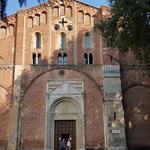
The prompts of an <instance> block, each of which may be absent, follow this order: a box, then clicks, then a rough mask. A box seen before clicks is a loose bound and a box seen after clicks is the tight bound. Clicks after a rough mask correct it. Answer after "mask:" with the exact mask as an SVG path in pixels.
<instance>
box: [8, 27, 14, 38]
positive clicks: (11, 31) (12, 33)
mask: <svg viewBox="0 0 150 150" xmlns="http://www.w3.org/2000/svg"><path fill="white" fill-rule="evenodd" d="M9 36H14V25H13V24H10V25H9Z"/></svg>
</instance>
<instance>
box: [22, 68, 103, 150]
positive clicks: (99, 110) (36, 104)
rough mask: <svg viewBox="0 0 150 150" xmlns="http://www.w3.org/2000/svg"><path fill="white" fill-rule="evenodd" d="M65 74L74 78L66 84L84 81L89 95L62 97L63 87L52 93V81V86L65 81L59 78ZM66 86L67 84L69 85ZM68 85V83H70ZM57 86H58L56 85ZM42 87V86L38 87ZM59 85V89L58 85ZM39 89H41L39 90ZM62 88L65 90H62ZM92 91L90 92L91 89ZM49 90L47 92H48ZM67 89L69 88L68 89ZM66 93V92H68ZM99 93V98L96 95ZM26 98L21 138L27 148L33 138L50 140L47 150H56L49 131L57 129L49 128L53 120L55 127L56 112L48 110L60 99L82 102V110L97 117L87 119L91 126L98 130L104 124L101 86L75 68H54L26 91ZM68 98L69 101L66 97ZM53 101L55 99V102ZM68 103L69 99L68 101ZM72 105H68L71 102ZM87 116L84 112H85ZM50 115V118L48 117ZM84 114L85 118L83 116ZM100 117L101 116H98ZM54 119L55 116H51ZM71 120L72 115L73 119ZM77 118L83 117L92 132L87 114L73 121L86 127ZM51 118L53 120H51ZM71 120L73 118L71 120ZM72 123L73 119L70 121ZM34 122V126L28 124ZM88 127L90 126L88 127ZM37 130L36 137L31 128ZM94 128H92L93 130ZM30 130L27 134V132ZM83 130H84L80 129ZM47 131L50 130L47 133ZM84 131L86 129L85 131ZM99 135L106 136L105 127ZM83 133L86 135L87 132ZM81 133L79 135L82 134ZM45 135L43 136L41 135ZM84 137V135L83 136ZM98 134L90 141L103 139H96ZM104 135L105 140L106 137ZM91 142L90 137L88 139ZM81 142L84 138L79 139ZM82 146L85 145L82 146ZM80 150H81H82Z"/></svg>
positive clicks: (91, 136)
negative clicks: (49, 87)
mask: <svg viewBox="0 0 150 150" xmlns="http://www.w3.org/2000/svg"><path fill="white" fill-rule="evenodd" d="M62 69H63V71H65V72H66V73H65V74H66V75H67V74H68V75H69V74H70V75H71V76H70V75H69V76H68V75H67V76H66V82H67V81H68V80H69V81H71V80H73V81H74V80H78V81H82V83H83V84H84V83H85V88H86V89H85V91H86V95H84V92H82V91H81V92H80V93H78V92H74V90H71V91H73V93H74V94H69V92H68V94H67V93H64V94H62V92H63V91H64V90H63V89H64V88H62V87H63V86H56V88H55V89H56V90H52V93H51V91H49V89H47V87H48V85H49V82H50V81H52V84H53V83H54V82H57V81H58V80H61V79H62V78H60V76H57V75H59V73H60V71H62ZM61 82H62V83H61V85H64V80H63V81H62V80H61ZM66 82H65V83H66ZM67 83H68V82H67ZM54 84H55V83H54ZM68 84H69V86H68V87H69V89H71V88H70V87H71V86H70V85H71V84H70V83H68ZM38 85H40V86H38ZM56 85H58V84H57V83H56ZM38 87H39V88H38ZM59 87H61V88H59ZM87 87H88V88H87ZM46 89H47V90H46ZM59 89H62V91H61V92H60V91H59ZM65 89H67V88H66V86H65ZM89 89H93V90H89ZM56 91H59V92H60V93H58V94H56V93H53V92H56ZM65 92H66V91H65ZM93 93H95V94H93ZM24 94H25V95H24V96H23V99H22V114H23V116H22V123H21V125H22V127H21V135H22V139H23V141H24V145H23V146H25V144H26V141H27V140H28V139H29V137H35V136H36V137H41V138H42V139H41V140H43V139H45V138H47V137H48V139H47V140H46V142H45V144H46V147H45V149H48V150H50V149H51V150H53V148H51V147H50V145H54V144H50V143H48V141H49V142H52V143H53V141H51V140H49V139H53V137H50V135H52V134H53V131H50V132H48V131H47V130H48V128H49V129H54V127H52V126H50V125H49V124H47V120H50V122H52V125H54V118H53V116H55V114H54V113H53V112H52V113H51V112H48V110H49V109H48V108H47V106H52V104H53V102H54V101H57V100H58V99H59V100H60V99H61V100H62V99H63V100H64V98H67V99H68V98H69V101H70V100H71V101H78V102H79V103H80V107H81V108H82V110H84V109H83V108H85V111H90V112H91V113H92V114H93V115H95V116H96V117H95V118H93V117H92V116H91V115H89V114H88V116H86V117H87V119H86V120H89V121H90V122H91V124H93V125H94V124H96V126H97V127H98V126H99V125H100V122H102V121H103V120H102V119H103V117H102V115H103V97H102V94H101V90H100V87H99V85H98V84H97V83H96V81H95V80H94V79H92V77H90V76H88V74H86V73H84V72H82V71H79V70H76V69H74V68H70V69H68V66H67V67H66V68H65V67H59V66H58V68H53V69H50V70H47V71H45V72H43V73H41V74H40V75H38V76H37V77H35V78H34V79H33V81H32V83H31V84H30V85H29V86H28V87H27V89H25V93H24ZM64 95H65V97H64ZM52 98H53V99H52ZM91 100H92V101H91ZM84 101H86V105H85V104H84ZM65 102H66V99H65ZM67 102H68V101H67ZM91 103H93V104H94V105H91ZM82 112H83V111H82ZM46 114H47V115H48V116H46ZM81 114H82V115H81ZM97 114H99V115H97ZM51 115H52V116H51ZM70 116H71V115H70ZM77 116H79V118H80V119H81V121H85V123H84V125H83V127H84V126H85V127H86V130H89V129H90V127H91V126H92V125H91V124H89V123H88V121H86V120H85V118H84V117H85V114H84V113H79V114H78V115H74V119H73V120H77V121H78V125H81V126H82V123H83V122H82V123H80V119H79V118H77ZM81 116H82V117H81ZM48 117H49V118H48ZM61 118H62V119H65V118H63V117H61ZM70 118H71V119H72V118H73V117H70ZM83 118H84V119H83ZM57 119H59V118H58V117H57ZM68 119H69V118H68ZM28 122H30V124H29V123H28ZM85 124H86V125H85ZM30 125H31V126H32V127H34V129H32V133H31V132H30V131H31V126H30ZM90 125H91V126H90ZM25 128H26V129H27V130H24V129H25ZM37 128H40V130H38V131H37ZM78 128H80V127H78ZM46 129H47V130H46ZM81 129H82V127H81ZM98 130H99V131H101V132H100V133H102V134H103V126H102V125H100V128H98ZM82 131H85V130H84V129H83V130H82ZM78 132H79V131H78ZM41 133H43V134H42V135H41ZM44 133H45V134H47V133H48V134H49V135H45V134H44ZM51 133H52V134H51ZM81 133H82V132H81ZM96 133H97V131H95V132H93V133H92V134H91V135H90V138H95V139H97V138H99V135H96ZM82 134H83V135H84V136H80V133H79V134H77V135H79V136H80V137H82V140H81V141H78V142H79V143H78V144H77V145H80V146H81V147H80V148H81V149H85V148H84V138H85V136H86V135H85V134H84V133H82ZM102 134H101V136H103V135H102ZM87 138H88V137H87ZM78 139H79V140H80V138H78ZM80 142H81V143H80ZM78 149H79V147H78Z"/></svg>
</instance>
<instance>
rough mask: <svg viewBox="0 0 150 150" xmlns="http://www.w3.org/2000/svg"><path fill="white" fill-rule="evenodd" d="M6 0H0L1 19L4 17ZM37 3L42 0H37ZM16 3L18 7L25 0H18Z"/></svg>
mask: <svg viewBox="0 0 150 150" xmlns="http://www.w3.org/2000/svg"><path fill="white" fill-rule="evenodd" d="M7 1H8V0H0V18H1V19H3V18H5V17H6V7H7ZM37 1H38V2H39V3H41V1H44V0H37ZM18 3H19V4H20V7H22V6H23V5H26V3H27V0H18Z"/></svg>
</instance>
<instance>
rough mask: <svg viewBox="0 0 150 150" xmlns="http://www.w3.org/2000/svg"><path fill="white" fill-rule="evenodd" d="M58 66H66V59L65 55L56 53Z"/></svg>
mask: <svg viewBox="0 0 150 150" xmlns="http://www.w3.org/2000/svg"><path fill="white" fill-rule="evenodd" d="M58 64H59V65H66V64H68V57H67V54H66V53H58Z"/></svg>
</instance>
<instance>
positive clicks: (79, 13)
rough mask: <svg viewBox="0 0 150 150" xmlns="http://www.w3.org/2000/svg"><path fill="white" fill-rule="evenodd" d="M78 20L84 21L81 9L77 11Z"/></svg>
mask: <svg viewBox="0 0 150 150" xmlns="http://www.w3.org/2000/svg"><path fill="white" fill-rule="evenodd" d="M78 22H79V23H84V12H83V11H82V10H80V11H78Z"/></svg>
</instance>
